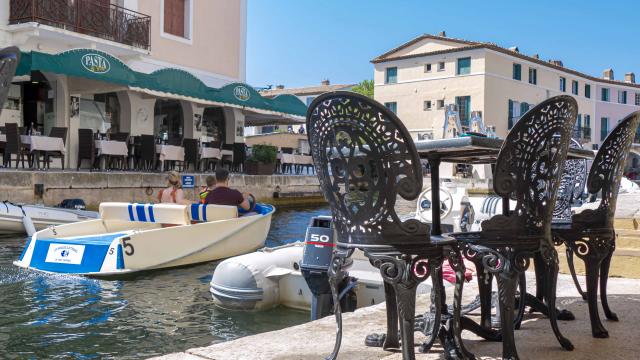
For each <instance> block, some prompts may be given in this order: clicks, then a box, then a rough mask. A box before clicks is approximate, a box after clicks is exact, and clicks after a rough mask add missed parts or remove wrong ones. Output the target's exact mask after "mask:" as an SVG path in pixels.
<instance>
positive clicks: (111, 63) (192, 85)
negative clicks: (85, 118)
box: [16, 49, 307, 117]
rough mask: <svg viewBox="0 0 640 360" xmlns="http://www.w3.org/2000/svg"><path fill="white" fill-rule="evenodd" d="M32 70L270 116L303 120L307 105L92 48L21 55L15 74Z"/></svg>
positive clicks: (289, 97)
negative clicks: (136, 65)
mask: <svg viewBox="0 0 640 360" xmlns="http://www.w3.org/2000/svg"><path fill="white" fill-rule="evenodd" d="M32 71H43V72H51V73H55V74H64V75H68V76H75V77H81V78H87V79H91V80H97V81H103V82H108V83H113V84H118V85H125V86H128V87H129V88H130V89H131V90H134V91H142V92H147V93H150V94H153V95H157V96H159V97H163V96H176V97H179V98H184V99H187V100H191V101H194V102H199V103H202V104H210V105H223V106H230V107H236V108H242V109H247V110H251V111H254V112H258V113H264V114H270V115H279V114H280V115H285V116H293V117H303V116H305V115H306V112H307V107H306V105H305V104H304V103H303V102H302V101H300V99H298V98H297V97H295V96H293V95H281V96H278V97H275V98H273V99H270V98H265V97H263V96H262V95H260V94H259V93H258V92H257V91H256V90H255V89H254V88H253V87H251V86H249V85H247V84H244V83H232V84H228V85H226V86H223V87H222V88H211V87H208V86H207V85H206V84H204V83H203V82H202V81H201V80H200V79H198V78H197V77H196V76H194V75H193V74H191V73H189V72H187V71H184V70H180V69H173V68H167V69H162V70H158V71H155V72H153V73H151V74H146V73H141V72H137V71H135V70H133V69H131V68H130V67H129V66H127V64H125V63H124V62H122V61H121V60H120V59H118V58H116V57H115V56H113V55H111V54H108V53H106V52H103V51H99V50H93V49H74V50H69V51H64V52H61V53H59V54H47V53H42V52H38V51H31V52H23V53H22V56H21V58H20V64H19V65H18V69H17V71H16V75H17V76H22V75H29V74H31V72H32Z"/></svg>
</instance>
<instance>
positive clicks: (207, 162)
mask: <svg viewBox="0 0 640 360" xmlns="http://www.w3.org/2000/svg"><path fill="white" fill-rule="evenodd" d="M205 144H206V145H207V147H210V148H212V149H218V150H219V149H220V141H210V142H208V143H205ZM203 145H204V144H203ZM219 161H221V159H217V158H206V159H201V163H202V171H205V172H206V171H214V170H215V169H216V166H217V165H218V162H219Z"/></svg>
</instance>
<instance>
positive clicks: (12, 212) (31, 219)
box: [0, 201, 98, 235]
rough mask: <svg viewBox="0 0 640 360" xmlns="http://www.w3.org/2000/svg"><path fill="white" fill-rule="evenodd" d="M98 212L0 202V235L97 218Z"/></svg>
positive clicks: (21, 232)
mask: <svg viewBox="0 0 640 360" xmlns="http://www.w3.org/2000/svg"><path fill="white" fill-rule="evenodd" d="M97 218H98V213H97V212H95V211H86V210H78V209H65V208H60V207H51V206H44V205H26V204H14V203H12V202H9V201H3V202H1V203H0V235H8V234H24V233H26V234H28V235H33V233H34V232H35V231H38V230H43V229H46V228H47V227H49V226H51V225H62V224H69V223H74V222H78V221H85V220H90V219H97Z"/></svg>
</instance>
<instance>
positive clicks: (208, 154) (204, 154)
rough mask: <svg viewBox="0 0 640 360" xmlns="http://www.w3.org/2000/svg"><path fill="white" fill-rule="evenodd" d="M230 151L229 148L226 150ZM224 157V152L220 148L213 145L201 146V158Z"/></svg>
mask: <svg viewBox="0 0 640 360" xmlns="http://www.w3.org/2000/svg"><path fill="white" fill-rule="evenodd" d="M225 151H228V150H225ZM221 158H222V152H221V151H220V149H216V148H212V147H200V159H201V160H202V159H218V160H220V159H221Z"/></svg>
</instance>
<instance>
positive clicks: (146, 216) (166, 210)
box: [100, 202, 191, 225]
mask: <svg viewBox="0 0 640 360" xmlns="http://www.w3.org/2000/svg"><path fill="white" fill-rule="evenodd" d="M100 217H101V218H102V219H103V220H120V221H137V222H151V223H159V224H173V225H187V224H191V219H190V217H189V213H188V211H187V206H186V205H178V204H137V203H134V204H131V203H116V202H108V203H102V204H100Z"/></svg>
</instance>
